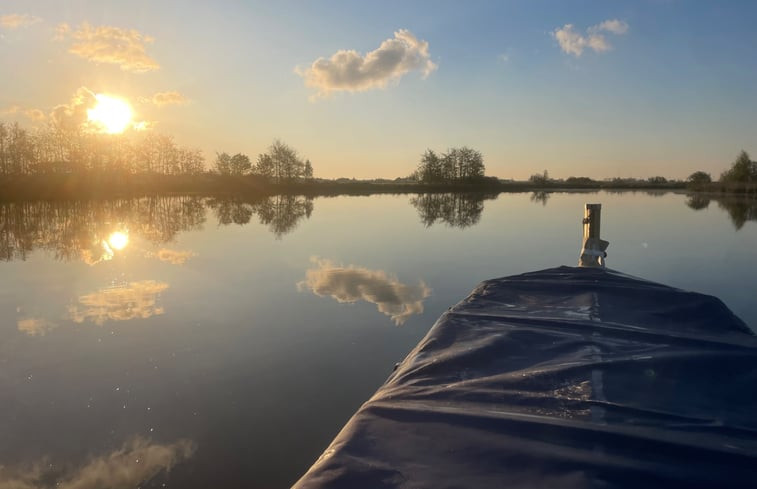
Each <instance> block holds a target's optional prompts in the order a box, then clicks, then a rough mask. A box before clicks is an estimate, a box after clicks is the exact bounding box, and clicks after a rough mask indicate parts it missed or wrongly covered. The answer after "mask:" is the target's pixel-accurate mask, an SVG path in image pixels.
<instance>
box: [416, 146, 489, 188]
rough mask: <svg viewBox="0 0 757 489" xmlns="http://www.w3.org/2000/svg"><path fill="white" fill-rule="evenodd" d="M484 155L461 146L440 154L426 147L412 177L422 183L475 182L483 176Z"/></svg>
mask: <svg viewBox="0 0 757 489" xmlns="http://www.w3.org/2000/svg"><path fill="white" fill-rule="evenodd" d="M484 170H485V166H484V157H483V156H482V155H481V152H480V151H476V150H475V149H472V148H469V147H467V146H463V147H462V148H452V149H449V150H447V152H445V153H442V154H439V155H438V154H436V152H435V151H434V150H432V149H427V150H426V152H425V153H423V156H421V161H420V164H419V165H418V169H417V170H416V171H415V173H414V174H413V178H414V179H415V180H417V181H419V182H423V183H463V182H476V181H481V180H482V179H483V178H484Z"/></svg>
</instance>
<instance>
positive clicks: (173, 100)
mask: <svg viewBox="0 0 757 489" xmlns="http://www.w3.org/2000/svg"><path fill="white" fill-rule="evenodd" d="M150 101H151V102H152V103H153V104H155V105H157V106H158V107H162V106H164V105H182V104H186V103H187V102H189V100H188V99H187V98H186V97H185V96H184V95H182V94H180V93H179V92H176V91H171V92H159V93H156V94H155V95H153V96H152V99H150Z"/></svg>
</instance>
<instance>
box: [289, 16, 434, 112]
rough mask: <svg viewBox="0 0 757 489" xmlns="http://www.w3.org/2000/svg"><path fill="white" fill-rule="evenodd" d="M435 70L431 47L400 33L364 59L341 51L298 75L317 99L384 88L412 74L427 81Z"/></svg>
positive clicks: (408, 33) (409, 33) (297, 69)
mask: <svg viewBox="0 0 757 489" xmlns="http://www.w3.org/2000/svg"><path fill="white" fill-rule="evenodd" d="M436 68H437V65H436V64H435V63H434V62H433V61H431V58H430V56H429V52H428V43H427V42H426V41H419V40H418V39H417V38H416V37H415V36H414V35H413V34H412V33H411V32H410V31H408V30H405V29H400V30H398V31H397V32H395V33H394V38H392V39H387V40H385V41H384V42H382V43H381V46H379V47H378V49H375V50H373V51H371V52H369V53H368V54H366V55H365V56H361V55H360V53H358V52H357V51H354V50H341V51H337V52H336V53H335V54H333V55H332V56H331V58H329V59H326V58H318V59H317V60H315V61H313V63H312V64H311V65H310V66H309V67H307V68H301V67H297V68H295V73H297V74H298V75H300V76H301V77H302V78H304V79H305V85H306V86H308V87H312V88H315V89H316V90H317V95H318V96H320V97H326V96H328V95H330V94H331V93H332V92H340V91H345V92H362V91H365V90H371V89H374V88H384V87H386V86H387V84H388V83H389V82H391V81H396V80H399V79H400V78H401V77H402V76H404V75H405V74H407V73H409V72H411V71H420V72H421V73H422V74H423V77H424V78H425V77H427V76H428V75H430V74H431V73H432V72H433V71H434V70H435V69H436Z"/></svg>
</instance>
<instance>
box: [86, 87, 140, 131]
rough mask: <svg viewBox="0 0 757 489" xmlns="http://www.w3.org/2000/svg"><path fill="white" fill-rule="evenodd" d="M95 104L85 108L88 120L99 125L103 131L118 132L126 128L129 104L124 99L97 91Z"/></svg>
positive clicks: (130, 112) (129, 119) (128, 119)
mask: <svg viewBox="0 0 757 489" xmlns="http://www.w3.org/2000/svg"><path fill="white" fill-rule="evenodd" d="M95 98H96V99H97V105H95V106H94V107H93V108H91V109H87V118H88V119H89V121H90V122H93V123H95V124H96V125H98V126H100V127H101V128H102V130H103V132H106V133H108V134H118V133H122V132H124V131H125V130H126V128H127V127H128V126H129V123H130V122H131V118H132V110H131V106H130V105H129V103H128V102H126V101H125V100H122V99H120V98H115V97H111V96H109V95H103V94H101V93H98V94H97V95H95Z"/></svg>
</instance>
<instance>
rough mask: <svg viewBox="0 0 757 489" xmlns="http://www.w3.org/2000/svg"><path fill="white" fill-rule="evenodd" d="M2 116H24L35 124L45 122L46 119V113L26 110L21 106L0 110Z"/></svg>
mask: <svg viewBox="0 0 757 489" xmlns="http://www.w3.org/2000/svg"><path fill="white" fill-rule="evenodd" d="M0 114H1V115H17V114H20V115H23V116H24V117H27V118H29V119H31V120H33V121H35V122H40V121H44V120H45V119H46V116H45V113H44V112H42V111H41V110H39V109H26V108H24V107H21V106H19V105H13V106H11V107H8V108H6V109H3V110H0Z"/></svg>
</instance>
